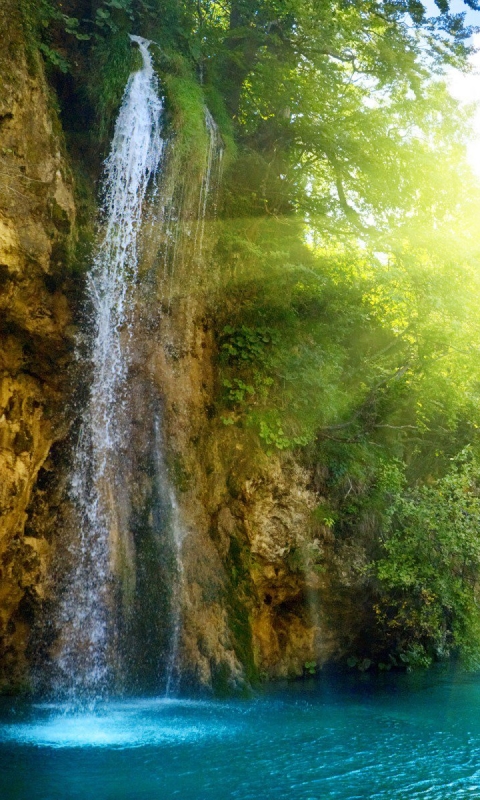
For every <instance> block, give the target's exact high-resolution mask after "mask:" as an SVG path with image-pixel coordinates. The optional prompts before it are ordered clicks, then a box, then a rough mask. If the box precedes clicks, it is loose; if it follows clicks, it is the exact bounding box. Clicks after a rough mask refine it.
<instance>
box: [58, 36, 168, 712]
mask: <svg viewBox="0 0 480 800" xmlns="http://www.w3.org/2000/svg"><path fill="white" fill-rule="evenodd" d="M131 39H132V41H134V42H135V43H136V44H137V45H138V47H139V50H140V53H141V56H142V59H143V67H142V69H141V70H139V71H137V72H134V73H132V75H131V76H130V78H129V80H128V83H127V86H126V88H125V93H124V97H123V102H122V105H121V108H120V112H119V115H118V119H117V122H116V126H115V132H114V136H113V141H112V146H111V151H110V155H109V156H108V158H107V160H106V162H105V176H104V183H103V198H104V200H103V213H102V219H103V231H102V234H101V237H100V241H99V244H98V246H97V248H96V254H95V258H94V263H93V267H92V270H91V274H90V277H89V279H88V295H89V298H90V302H91V306H92V309H93V331H94V332H93V341H92V345H91V360H92V366H93V376H92V384H91V388H90V396H89V400H88V403H87V407H86V409H85V412H84V415H83V421H82V426H81V432H80V437H79V443H78V446H77V450H76V453H75V458H74V465H73V474H72V478H71V491H70V496H71V500H72V505H73V509H74V510H73V516H74V527H75V528H76V529H77V531H78V535H76V536H75V535H74V536H73V537H72V541H71V543H70V548H69V549H70V561H71V565H70V574H69V575H68V578H67V581H66V584H67V585H66V586H65V590H64V593H63V599H62V600H61V602H60V607H59V610H58V615H57V616H58V618H57V620H56V623H57V626H58V628H59V630H60V636H59V641H58V643H57V653H56V658H55V662H56V667H57V680H56V683H57V685H56V687H55V689H56V691H57V693H62V692H63V693H64V694H65V693H66V694H67V695H71V696H73V697H74V698H79V697H80V698H81V697H83V696H87V697H90V698H91V697H95V696H99V695H102V694H104V693H105V692H106V691H107V688H108V687H109V686H110V685H111V684H112V682H114V681H115V675H114V673H115V671H116V670H117V669H118V664H116V663H115V652H114V651H115V640H116V637H117V636H118V630H117V627H118V626H117V623H116V619H115V617H116V612H114V606H115V605H116V604H118V583H119V582H123V587H122V591H123V594H128V593H129V592H130V594H131V592H132V591H133V584H134V580H135V576H134V575H133V574H131V573H132V569H131V563H132V559H131V550H132V546H133V545H132V542H131V537H130V535H129V533H128V530H129V528H128V509H126V508H125V505H124V496H123V491H122V489H123V487H122V485H121V478H120V476H121V469H119V466H120V465H121V462H122V459H124V458H125V457H127V456H128V440H127V439H128V437H126V431H125V424H124V420H125V416H126V414H127V413H128V410H127V407H128V396H127V385H126V377H127V370H128V364H129V351H130V339H131V322H132V316H133V305H134V301H133V299H132V286H133V285H134V283H135V280H136V276H137V271H138V246H137V239H138V234H139V229H140V224H141V220H142V209H143V205H144V201H145V197H146V193H147V189H148V186H149V184H150V182H151V180H152V178H153V177H154V176H155V173H156V171H157V169H158V167H159V163H160V160H161V157H162V152H163V146H164V143H163V140H162V137H161V124H162V110H163V106H162V101H161V99H160V97H159V95H158V86H157V80H156V76H155V73H154V70H153V66H152V60H151V55H150V53H149V42H148V41H146V40H144V39H142V38H140V37H136V36H132V37H131Z"/></svg>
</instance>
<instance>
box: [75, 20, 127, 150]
mask: <svg viewBox="0 0 480 800" xmlns="http://www.w3.org/2000/svg"><path fill="white" fill-rule="evenodd" d="M90 61H91V69H90V71H89V75H88V80H87V86H86V88H87V94H88V96H89V99H90V102H91V103H92V106H93V109H94V112H95V117H96V130H95V131H94V132H93V134H94V136H96V137H98V138H99V139H100V140H101V141H104V140H106V139H107V138H108V137H109V135H110V133H111V129H112V126H113V122H114V119H115V114H116V112H117V109H118V107H119V105H120V103H121V100H122V97H123V92H124V90H125V85H126V83H127V80H128V76H129V75H130V73H131V72H132V70H133V69H136V68H138V69H139V68H140V67H141V56H140V53H139V51H138V48H136V47H132V43H131V41H130V39H129V38H128V36H127V34H126V33H125V32H124V31H120V32H118V33H115V34H114V35H111V36H109V37H108V39H99V40H98V41H97V43H96V44H95V45H94V47H93V48H92V51H91V55H90Z"/></svg>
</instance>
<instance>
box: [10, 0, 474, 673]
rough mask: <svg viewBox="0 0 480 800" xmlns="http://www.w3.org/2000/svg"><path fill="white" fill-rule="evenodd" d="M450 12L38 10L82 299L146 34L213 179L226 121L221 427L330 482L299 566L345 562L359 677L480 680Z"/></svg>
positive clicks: (462, 135)
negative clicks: (216, 140) (212, 131)
mask: <svg viewBox="0 0 480 800" xmlns="http://www.w3.org/2000/svg"><path fill="white" fill-rule="evenodd" d="M465 2H466V5H467V6H469V7H470V8H471V9H476V8H477V5H476V3H474V2H473V0H470V2H469V1H468V0H465ZM436 5H437V7H438V8H437V13H436V14H435V15H434V16H429V14H428V13H427V10H426V8H425V7H424V4H423V3H422V2H420V0H325V1H322V0H258V2H253V1H252V0H225V2H223V1H222V2H216V1H214V0H198V2H186V1H185V0H88V1H87V0H64V2H56V0H22V3H21V14H22V24H23V27H24V30H25V32H26V35H27V42H28V50H29V53H30V60H31V64H30V68H31V70H32V71H33V72H34V71H35V69H36V63H37V62H36V58H37V53H38V52H40V53H41V56H42V59H43V61H44V64H45V68H46V70H47V76H48V80H49V84H50V87H51V92H52V102H54V103H56V104H57V106H58V111H59V114H60V119H61V122H62V126H63V129H64V131H65V135H66V140H67V147H68V150H69V152H70V154H71V157H72V163H73V169H74V173H75V185H76V201H77V208H78V214H79V225H78V233H77V236H76V242H75V246H72V248H71V251H70V253H69V257H68V258H69V267H68V268H69V270H70V271H71V273H72V274H73V275H74V280H75V281H76V282H77V283H78V284H79V285H80V284H81V282H82V279H83V278H82V276H83V273H84V270H85V268H86V266H88V259H89V253H90V250H91V242H92V235H93V234H92V209H93V208H94V205H95V201H94V197H95V181H96V180H97V177H98V174H99V171H100V165H101V162H102V160H103V159H104V158H105V156H106V153H107V150H108V144H109V141H110V139H111V135H112V130H113V124H114V120H115V115H116V112H117V110H118V107H119V104H120V102H121V98H122V93H123V90H124V87H125V83H126V80H127V78H128V75H129V73H130V71H131V70H132V69H133V68H134V67H135V63H136V62H135V60H136V58H137V55H138V53H137V51H136V49H135V48H133V47H132V44H131V42H130V40H129V38H128V34H129V33H135V34H138V35H141V36H145V37H146V38H148V39H149V40H152V42H153V44H152V46H151V53H152V56H153V58H154V62H155V68H156V71H157V73H158V76H159V80H160V85H161V87H162V92H163V93H164V96H165V103H166V113H167V117H168V118H169V119H170V120H171V124H172V127H174V128H176V129H177V130H178V131H181V133H180V134H179V141H181V146H182V148H183V150H184V154H185V158H186V159H187V160H188V161H189V163H190V164H191V165H192V169H194V168H195V163H196V162H195V159H196V158H197V152H198V151H199V150H200V149H201V147H202V146H203V144H202V142H203V140H202V137H204V135H205V134H204V131H203V114H204V111H203V108H204V105H205V104H206V105H207V106H208V108H209V110H210V112H211V114H212V115H213V117H214V119H215V121H216V123H217V125H218V127H219V129H220V132H221V136H222V139H223V142H224V158H223V178H222V185H221V190H220V195H219V199H218V209H217V217H216V220H215V222H214V223H212V225H213V226H214V239H215V247H214V251H213V254H212V265H211V268H210V270H209V271H210V273H211V276H212V278H211V280H210V281H209V282H208V285H207V288H206V294H207V297H208V300H207V312H206V313H207V316H208V319H209V324H210V325H211V326H212V327H213V331H214V341H215V365H216V366H215V369H216V379H215V397H214V402H212V403H211V405H210V407H209V409H208V415H209V418H210V420H211V424H212V426H216V428H217V429H222V428H225V429H228V430H226V435H227V434H228V436H229V437H230V439H229V441H230V442H240V444H239V445H238V446H239V447H241V448H243V453H245V452H246V453H247V458H248V460H249V461H250V462H252V463H254V462H255V461H262V463H263V461H264V460H265V459H267V460H268V459H270V458H273V457H275V456H276V455H281V457H282V458H283V457H287V458H289V457H292V458H294V459H295V461H296V462H297V463H298V464H300V465H301V466H302V468H304V469H305V470H307V472H308V474H309V475H310V485H311V487H312V488H313V489H314V491H315V492H316V496H317V498H318V505H317V506H316V507H315V508H314V509H313V510H312V511H311V520H310V523H309V525H310V528H311V530H309V533H308V537H309V539H308V542H307V544H306V545H305V548H304V549H303V551H302V552H301V553H298V552H294V551H292V552H290V553H289V554H288V556H287V558H288V559H289V561H290V566H291V569H292V570H293V571H295V569H298V570H300V569H306V568H308V570H310V571H311V572H314V573H315V572H316V573H317V574H318V575H320V576H321V575H322V574H323V573H324V572H325V570H326V569H332V567H331V564H332V563H336V565H337V566H336V569H337V570H338V576H337V584H335V585H338V592H339V593H345V592H348V593H350V594H351V595H353V596H355V595H358V597H359V601H358V602H359V603H361V606H362V612H361V620H362V623H361V625H362V631H361V636H360V637H359V638H358V640H357V641H356V643H355V645H354V646H353V647H352V649H351V651H350V652H347V653H346V654H345V660H346V661H347V662H348V665H349V666H351V667H358V668H359V669H361V670H365V669H368V668H370V667H372V668H373V667H375V668H378V669H380V670H389V669H391V668H392V666H394V667H397V666H398V667H407V668H411V667H415V666H428V665H429V664H430V663H432V661H433V660H437V659H443V658H446V657H447V656H449V655H459V656H460V657H461V659H462V660H463V662H464V663H465V664H467V665H468V666H479V664H480V608H479V592H480V583H479V582H480V536H479V531H480V453H479V444H480V442H479V435H478V431H479V427H480V363H479V358H480V322H479V315H478V301H479V298H480V269H479V268H480V263H479V258H480V238H479V235H478V220H479V214H480V185H479V182H478V178H477V177H476V176H475V175H474V173H473V172H472V169H471V167H470V165H469V163H468V161H467V157H466V144H467V142H468V141H469V137H471V135H472V113H473V111H472V109H470V108H465V107H463V106H459V104H458V103H457V102H456V101H455V100H454V99H453V98H452V96H451V94H450V91H449V87H448V80H449V74H450V73H451V70H453V69H455V70H463V71H468V69H469V55H470V53H471V51H472V45H471V41H472V39H471V36H472V30H471V29H469V28H468V27H467V26H466V25H465V20H464V16H465V15H464V14H462V13H453V12H452V11H451V10H450V8H449V3H448V2H447V0H437V2H436ZM232 446H233V445H232ZM308 537H307V538H308ZM350 546H351V547H353V548H358V553H359V554H360V555H359V556H358V558H357V557H353V556H352V564H350V565H349V575H350V577H349V579H348V581H347V582H346V583H345V581H344V583H343V584H342V580H341V563H339V562H338V560H337V562H332V556H331V554H332V553H335V552H338V553H345V552H347V550H348V548H349V547H350ZM340 560H341V559H340ZM235 569H236V573H235V576H234V580H233V586H234V588H235V587H237V586H238V587H239V589H238V590H239V592H241V578H242V573H241V565H240V566H239V564H237V565H236V567H235ZM309 669H311V670H313V671H314V670H315V664H313V665H311V667H310V668H309Z"/></svg>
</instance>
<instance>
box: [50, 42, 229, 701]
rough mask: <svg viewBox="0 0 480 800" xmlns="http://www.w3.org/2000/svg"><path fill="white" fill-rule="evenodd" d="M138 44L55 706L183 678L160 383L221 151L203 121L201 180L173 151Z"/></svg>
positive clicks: (183, 336)
mask: <svg viewBox="0 0 480 800" xmlns="http://www.w3.org/2000/svg"><path fill="white" fill-rule="evenodd" d="M130 38H131V39H132V41H133V42H135V44H137V45H138V47H139V50H140V53H141V56H142V59H143V67H142V69H140V70H139V71H137V72H134V73H133V74H132V75H131V76H130V78H129V80H128V83H127V86H126V88H125V92H124V96H123V101H122V104H121V108H120V111H119V114H118V118H117V121H116V125H115V131H114V136H113V140H112V145H111V151H110V154H109V156H108V158H107V160H106V162H105V170H104V178H103V190H102V197H103V204H102V212H101V219H100V222H101V228H100V234H99V238H98V244H97V246H96V249H95V253H94V258H93V264H92V268H91V271H90V275H89V277H88V280H87V292H88V299H89V305H90V307H91V309H92V311H91V320H90V323H91V324H90V329H91V333H90V334H89V336H90V339H89V342H90V345H89V360H90V363H91V383H90V390H89V394H88V399H87V402H86V405H85V409H84V412H83V416H82V420H81V427H80V434H79V439H78V444H77V447H76V450H75V452H74V458H73V466H72V470H71V477H70V489H69V509H70V510H69V512H68V513H67V520H66V523H65V529H66V531H65V536H64V533H63V532H62V534H61V537H60V539H61V541H60V543H59V550H60V552H59V556H58V560H59V567H58V573H59V574H58V577H57V584H58V588H57V591H58V598H59V599H58V603H57V610H56V612H55V613H54V615H53V616H54V625H53V628H54V632H53V634H54V636H53V638H54V637H55V634H56V638H54V644H53V646H52V648H51V662H52V663H51V667H52V668H53V674H54V678H53V691H54V693H55V695H56V696H63V697H66V698H67V699H69V700H71V701H72V702H73V703H74V704H78V703H80V704H82V703H84V702H87V703H92V702H95V700H96V699H101V698H102V697H105V696H106V695H108V694H109V693H111V692H118V691H122V690H124V689H126V690H129V691H130V690H133V691H138V690H141V691H144V690H146V689H148V690H150V691H155V692H158V691H159V690H161V688H162V687H163V688H164V689H165V691H166V693H167V694H172V693H175V692H176V691H177V689H178V686H179V678H180V674H181V658H180V653H181V645H182V625H183V608H184V604H185V597H186V594H187V592H186V586H185V583H186V580H185V570H184V565H183V553H182V550H183V545H184V540H185V538H186V536H187V528H186V527H185V526H184V524H183V520H182V517H181V513H180V507H179V503H178V501H177V497H176V493H175V488H174V480H173V479H172V475H171V474H170V470H169V464H168V459H167V458H166V454H165V447H164V432H163V425H164V405H165V402H164V391H165V385H164V383H162V381H163V380H164V377H165V375H163V377H162V375H161V374H160V372H159V373H157V372H156V371H155V368H154V367H152V363H153V362H155V359H158V358H159V354H161V353H163V354H165V358H166V359H167V361H168V355H167V354H168V353H170V354H171V353H172V352H173V350H176V353H178V352H180V351H182V352H183V353H185V352H188V347H189V345H188V340H189V336H190V335H191V331H192V330H193V328H194V314H195V297H196V292H197V291H198V287H199V284H200V283H201V279H202V275H203V274H204V272H205V270H204V269H203V266H204V264H205V259H206V254H207V252H208V246H207V241H208V240H209V237H208V236H207V231H206V221H207V219H209V218H213V217H214V216H215V212H216V196H217V189H218V184H219V180H220V172H221V163H222V154H223V144H222V140H221V137H220V135H219V132H218V129H217V126H216V124H215V122H214V120H213V118H212V117H211V115H210V113H209V112H208V110H207V109H206V108H205V109H204V119H205V131H206V135H207V136H206V145H205V152H204V159H203V162H202V161H201V159H200V161H199V162H197V165H196V168H195V170H193V171H191V172H189V166H190V165H189V164H188V163H186V162H185V157H184V155H183V154H184V150H183V148H178V149H177V148H176V146H175V144H176V139H175V136H171V137H170V138H169V141H168V147H166V146H165V142H164V139H163V138H162V135H161V132H162V118H163V105H162V101H161V99H160V97H159V93H158V85H157V79H156V76H155V72H154V69H153V65H152V60H151V55H150V53H149V44H150V43H149V42H148V41H146V40H144V39H142V38H140V37H137V36H132V37H130ZM160 164H161V166H162V169H161V170H160V169H159V166H160ZM179 298H180V300H179ZM172 304H175V305H176V311H175V312H172ZM157 331H158V336H157V335H156V333H155V332H157ZM174 340H175V345H174V346H173V345H172V343H173V342H174ZM172 358H173V359H174V361H175V363H177V361H176V359H177V355H176V354H174V355H173V356H172ZM63 539H65V542H66V543H65V544H63V545H62V542H63ZM62 546H63V551H62ZM50 683H52V681H50Z"/></svg>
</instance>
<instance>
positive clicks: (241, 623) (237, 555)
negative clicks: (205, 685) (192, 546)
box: [226, 538, 260, 684]
mask: <svg viewBox="0 0 480 800" xmlns="http://www.w3.org/2000/svg"><path fill="white" fill-rule="evenodd" d="M250 557H251V556H250V553H249V551H248V549H247V547H242V545H241V543H240V542H239V541H238V539H235V538H232V539H231V541H230V549H229V553H228V567H227V568H228V569H229V573H230V585H229V588H228V589H227V596H226V609H227V616H228V627H229V629H230V632H231V634H232V640H233V649H234V651H235V654H236V656H237V658H238V660H239V661H240V663H241V664H242V665H243V667H244V669H245V675H246V678H247V680H248V681H249V683H250V684H255V683H258V682H259V679H260V676H259V672H258V668H257V666H256V664H255V657H254V651H253V640H252V627H251V624H250V616H249V611H248V599H249V597H250V596H251V585H250V570H249V567H248V565H249V560H250Z"/></svg>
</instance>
